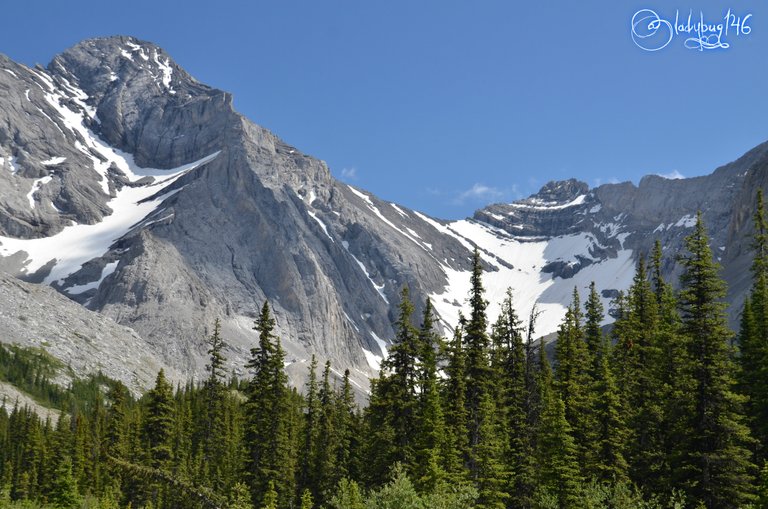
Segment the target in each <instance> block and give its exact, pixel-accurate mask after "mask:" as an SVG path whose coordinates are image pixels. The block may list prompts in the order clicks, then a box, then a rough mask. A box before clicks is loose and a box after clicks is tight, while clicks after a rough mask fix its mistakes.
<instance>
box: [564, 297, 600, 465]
mask: <svg viewBox="0 0 768 509" xmlns="http://www.w3.org/2000/svg"><path fill="white" fill-rule="evenodd" d="M555 362H556V364H555V385H554V386H555V388H556V389H557V392H558V395H559V396H560V399H561V400H562V403H563V406H564V408H565V418H566V420H567V421H568V424H569V426H570V428H571V433H572V436H573V439H574V441H575V443H576V448H577V449H576V450H577V452H578V458H579V463H580V464H582V465H587V464H589V462H590V459H589V456H590V454H591V452H592V450H593V444H592V440H591V439H592V430H594V428H595V423H594V419H593V416H592V414H591V412H590V408H591V405H592V402H591V401H590V397H591V392H590V389H591V385H592V381H591V378H590V376H589V373H590V370H591V369H592V360H591V359H590V353H589V351H588V350H587V344H586V342H585V341H584V328H583V325H582V313H581V303H580V299H579V292H578V289H576V288H574V289H573V301H572V303H571V306H570V307H569V308H568V309H567V310H566V313H565V319H564V320H563V322H562V324H561V325H560V328H559V329H558V332H557V343H556V344H555Z"/></svg>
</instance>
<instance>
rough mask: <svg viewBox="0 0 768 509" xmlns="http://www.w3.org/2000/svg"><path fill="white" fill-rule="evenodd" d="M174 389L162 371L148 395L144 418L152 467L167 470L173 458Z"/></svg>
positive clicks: (145, 434)
mask: <svg viewBox="0 0 768 509" xmlns="http://www.w3.org/2000/svg"><path fill="white" fill-rule="evenodd" d="M174 423H175V421H174V403H173V389H172V388H171V384H169V383H168V380H167V379H166V378H165V372H164V371H163V370H162V369H161V370H160V372H159V373H158V374H157V379H156V380H155V386H154V388H152V390H151V391H149V393H147V410H146V415H145V418H144V426H143V428H144V436H145V439H146V441H147V445H148V449H149V457H150V466H152V467H154V468H159V469H162V468H165V467H167V465H168V464H169V463H170V461H171V458H172V456H173V454H172V451H171V439H172V434H173V428H174Z"/></svg>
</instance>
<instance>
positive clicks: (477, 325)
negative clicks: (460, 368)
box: [464, 248, 493, 480]
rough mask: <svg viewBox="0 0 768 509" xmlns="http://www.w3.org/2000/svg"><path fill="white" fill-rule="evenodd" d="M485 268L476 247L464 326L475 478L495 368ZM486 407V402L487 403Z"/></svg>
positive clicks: (470, 464) (471, 460)
mask: <svg viewBox="0 0 768 509" xmlns="http://www.w3.org/2000/svg"><path fill="white" fill-rule="evenodd" d="M482 276H483V268H482V265H481V263H480V252H479V251H478V250H477V248H475V252H474V255H473V257H472V276H471V278H470V284H471V289H470V292H469V306H470V315H469V320H467V323H466V325H465V326H464V345H465V359H466V377H467V381H466V400H465V405H466V408H467V431H468V432H469V439H468V440H469V449H468V453H469V456H468V458H467V459H468V461H467V466H468V468H469V472H470V475H471V477H472V478H473V479H475V480H476V479H477V475H478V465H477V448H478V446H479V445H480V440H481V436H480V435H481V434H480V427H481V426H482V424H483V422H484V419H485V416H484V415H483V413H482V412H483V407H482V402H483V400H484V398H485V396H486V394H487V393H489V392H490V391H491V390H492V379H493V372H492V370H491V367H490V358H489V353H490V350H489V346H490V340H489V338H488V332H487V329H488V319H487V316H486V308H487V307H488V301H486V300H485V296H484V294H485V289H484V288H483V281H482ZM486 407H487V406H486Z"/></svg>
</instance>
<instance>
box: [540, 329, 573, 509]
mask: <svg viewBox="0 0 768 509" xmlns="http://www.w3.org/2000/svg"><path fill="white" fill-rule="evenodd" d="M539 366H540V367H539V381H538V386H539V388H540V391H541V422H540V425H539V427H538V436H537V448H536V460H537V474H538V482H537V492H538V494H539V496H542V495H546V494H554V496H555V498H556V499H557V504H558V506H559V507H560V508H562V509H572V508H578V507H581V504H580V501H579V489H578V488H579V484H580V482H581V481H582V479H581V478H580V475H579V467H578V459H577V448H576V443H575V441H574V439H573V436H572V434H571V426H570V424H569V423H568V420H567V419H566V417H565V404H564V403H563V400H562V399H561V398H560V395H559V394H558V392H557V391H555V390H554V387H553V381H552V371H551V369H550V367H549V361H548V360H547V358H546V354H545V353H544V345H543V344H542V345H541V347H540V348H539Z"/></svg>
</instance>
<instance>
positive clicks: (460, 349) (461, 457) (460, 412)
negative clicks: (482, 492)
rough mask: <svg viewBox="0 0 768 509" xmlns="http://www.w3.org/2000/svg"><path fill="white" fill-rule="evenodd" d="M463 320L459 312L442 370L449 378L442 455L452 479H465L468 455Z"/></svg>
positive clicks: (445, 394)
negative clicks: (445, 362) (446, 359)
mask: <svg viewBox="0 0 768 509" xmlns="http://www.w3.org/2000/svg"><path fill="white" fill-rule="evenodd" d="M465 324H466V321H465V319H464V317H463V316H462V315H459V323H458V324H457V325H456V328H455V329H454V332H453V340H452V341H451V343H450V345H449V346H448V355H447V357H448V361H447V365H446V367H445V372H446V374H447V375H448V379H447V380H446V381H445V382H444V385H443V394H444V396H443V398H442V399H443V402H444V405H445V425H446V438H445V442H444V450H443V457H444V458H445V460H444V461H445V471H446V474H447V476H448V479H450V481H451V482H454V483H460V482H463V481H466V480H467V476H468V473H467V468H466V460H467V457H468V456H469V430H468V428H467V408H466V404H465V402H466V394H467V372H466V353H465V352H464V346H463V336H464V326H465Z"/></svg>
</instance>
